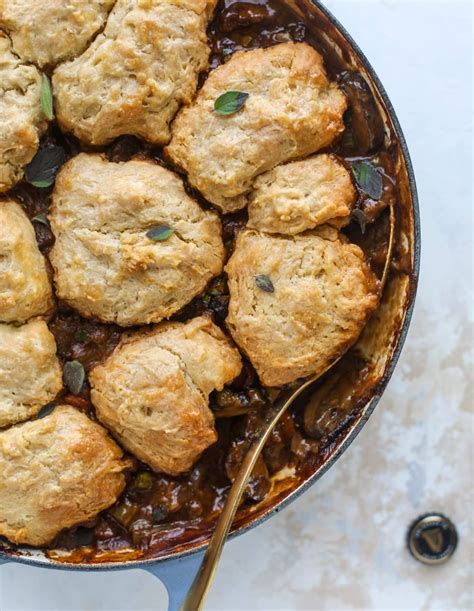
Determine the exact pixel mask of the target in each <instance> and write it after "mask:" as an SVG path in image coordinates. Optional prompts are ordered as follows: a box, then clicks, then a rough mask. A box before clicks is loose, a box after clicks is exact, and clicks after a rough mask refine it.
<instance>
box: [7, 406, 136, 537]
mask: <svg viewBox="0 0 474 611" xmlns="http://www.w3.org/2000/svg"><path fill="white" fill-rule="evenodd" d="M122 456H123V453H122V450H121V449H120V448H119V447H118V445H117V444H116V443H115V442H114V441H113V440H112V439H111V438H110V437H109V435H108V434H107V432H106V431H105V429H103V428H102V427H101V426H99V425H98V424H96V423H95V422H92V420H89V418H88V417H87V416H86V415H85V414H83V413H82V412H80V411H78V410H76V409H75V408H73V407H70V406H68V405H62V406H59V407H57V408H56V409H55V410H54V411H53V412H52V413H51V414H50V415H49V416H46V417H44V418H42V419H40V420H34V421H33V422H26V423H23V424H20V425H17V426H14V427H12V428H10V429H7V430H5V431H3V432H0V472H1V474H2V477H1V478H0V535H3V536H5V537H7V538H8V539H9V540H10V541H12V542H13V543H18V544H24V543H25V544H28V545H47V544H49V543H51V542H52V541H53V539H54V538H55V537H56V536H57V535H58V534H59V533H60V532H61V530H63V529H64V528H70V527H71V526H74V525H76V524H79V523H81V522H85V521H87V520H89V519H90V518H92V517H94V516H95V515H97V514H98V513H99V511H102V510H103V509H105V508H106V507H109V506H110V505H112V503H114V502H115V500H116V499H117V497H118V496H119V494H120V493H121V492H122V490H123V488H124V486H125V477H124V475H123V470H124V469H125V468H126V467H127V466H128V465H129V463H128V461H125V460H122Z"/></svg>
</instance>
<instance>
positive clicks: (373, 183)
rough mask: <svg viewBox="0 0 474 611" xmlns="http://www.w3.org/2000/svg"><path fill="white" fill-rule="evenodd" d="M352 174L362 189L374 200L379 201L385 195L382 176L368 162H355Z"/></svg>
mask: <svg viewBox="0 0 474 611" xmlns="http://www.w3.org/2000/svg"><path fill="white" fill-rule="evenodd" d="M352 173H353V175H354V178H355V180H356V182H357V184H358V185H359V187H360V189H361V190H362V191H363V192H364V193H365V194H366V195H368V196H369V197H371V198H372V199H375V200H378V199H380V198H381V197H382V193H383V180H382V175H381V174H380V173H379V172H378V171H377V168H376V167H375V166H373V165H372V164H371V163H369V162H368V161H355V162H354V163H353V164H352Z"/></svg>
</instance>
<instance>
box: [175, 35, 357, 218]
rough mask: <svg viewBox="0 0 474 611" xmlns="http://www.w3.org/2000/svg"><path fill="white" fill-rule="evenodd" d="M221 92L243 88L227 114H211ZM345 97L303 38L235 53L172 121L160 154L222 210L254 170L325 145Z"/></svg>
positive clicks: (237, 197)
mask: <svg viewBox="0 0 474 611" xmlns="http://www.w3.org/2000/svg"><path fill="white" fill-rule="evenodd" d="M228 91H240V92H243V93H248V94H249V97H248V98H247V100H246V102H245V105H244V107H243V108H242V109H241V110H240V111H238V112H236V113H235V114H233V115H230V116H220V115H218V114H217V113H216V112H214V102H215V100H216V99H217V98H218V97H219V96H221V95H222V94H224V93H226V92H228ZM346 107H347V102H346V99H345V97H344V95H343V93H342V92H341V91H339V89H338V88H337V85H335V84H334V83H330V82H329V81H328V79H327V77H326V73H325V71H324V67H323V60H322V57H321V55H320V54H319V53H318V52H317V51H315V50H314V49H313V48H312V47H310V46H309V45H307V44H305V43H284V44H280V45H277V46H275V47H271V48H269V49H254V50H252V51H246V52H238V53H235V54H234V55H233V56H232V57H231V59H230V60H229V61H228V62H227V63H226V64H224V65H223V66H220V67H219V68H216V70H214V71H213V72H211V74H210V75H209V78H208V79H207V81H206V82H205V83H204V85H203V87H202V89H200V91H199V93H198V95H197V97H196V100H195V102H194V103H193V104H192V105H191V106H189V107H186V108H183V109H182V110H181V111H180V113H179V114H178V116H177V117H176V120H175V122H174V124H173V129H172V132H173V137H172V140H171V143H170V144H169V146H168V147H167V149H166V151H167V154H168V155H169V156H170V157H171V159H172V160H173V162H174V163H176V164H177V165H178V166H180V167H181V168H183V169H184V170H185V171H186V172H187V173H188V176H189V181H190V183H191V184H192V185H193V186H194V187H196V188H197V189H199V190H200V191H201V193H202V194H203V195H204V196H205V197H206V198H207V199H208V200H209V201H210V202H212V203H213V204H216V205H217V206H219V207H220V208H222V210H223V211H224V212H231V211H233V210H238V209H239V208H243V207H244V206H245V204H246V197H245V195H246V194H247V193H248V192H249V191H250V190H251V188H252V185H253V181H254V179H255V177H256V176H257V175H258V174H262V173H263V172H266V171H268V170H270V169H272V168H273V167H275V166H276V165H278V164H280V163H282V162H284V161H289V160H290V159H294V158H296V157H304V156H306V155H309V154H310V153H314V152H315V151H317V150H319V149H321V148H322V147H324V146H327V145H328V144H330V143H331V142H332V141H333V140H334V138H336V136H337V135H338V134H340V133H341V132H342V130H343V129H344V123H343V120H342V116H343V114H344V111H345V110H346Z"/></svg>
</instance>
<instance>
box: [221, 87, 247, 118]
mask: <svg viewBox="0 0 474 611" xmlns="http://www.w3.org/2000/svg"><path fill="white" fill-rule="evenodd" d="M248 97H249V94H248V93H243V92H242V91H228V92H227V93H223V94H222V95H220V96H219V97H218V98H217V100H216V101H215V102H214V110H215V112H217V114H218V115H224V116H226V115H233V114H234V113H235V112H237V111H238V110H240V109H241V108H242V107H243V105H244V104H245V102H246V101H247V98H248Z"/></svg>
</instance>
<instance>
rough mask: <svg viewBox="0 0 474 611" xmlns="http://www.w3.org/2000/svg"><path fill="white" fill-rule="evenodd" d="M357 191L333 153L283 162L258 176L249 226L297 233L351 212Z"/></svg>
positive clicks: (261, 229)
mask: <svg viewBox="0 0 474 611" xmlns="http://www.w3.org/2000/svg"><path fill="white" fill-rule="evenodd" d="M355 201H356V191H355V188H354V185H353V184H352V180H351V177H350V175H349V172H348V171H347V170H346V168H345V167H344V166H343V165H342V163H340V162H339V161H337V159H335V158H334V157H331V156H330V155H317V156H316V157H311V158H309V159H304V160H303V161H293V162H292V163H288V164H286V165H280V166H278V167H276V168H274V169H273V170H271V171H270V172H266V173H265V174H261V175H260V176H258V177H257V179H256V180H255V185H254V191H252V193H251V196H250V204H249V209H248V210H249V222H248V225H247V226H248V227H249V228H252V229H258V230H259V231H265V232H267V233H282V234H287V235H294V234H297V233H301V232H302V231H306V230H308V229H314V228H315V227H316V226H317V225H321V224H323V223H327V222H328V221H332V220H335V219H338V220H341V219H344V218H345V217H348V216H349V215H350V214H351V210H352V207H353V205H354V203H355Z"/></svg>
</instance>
